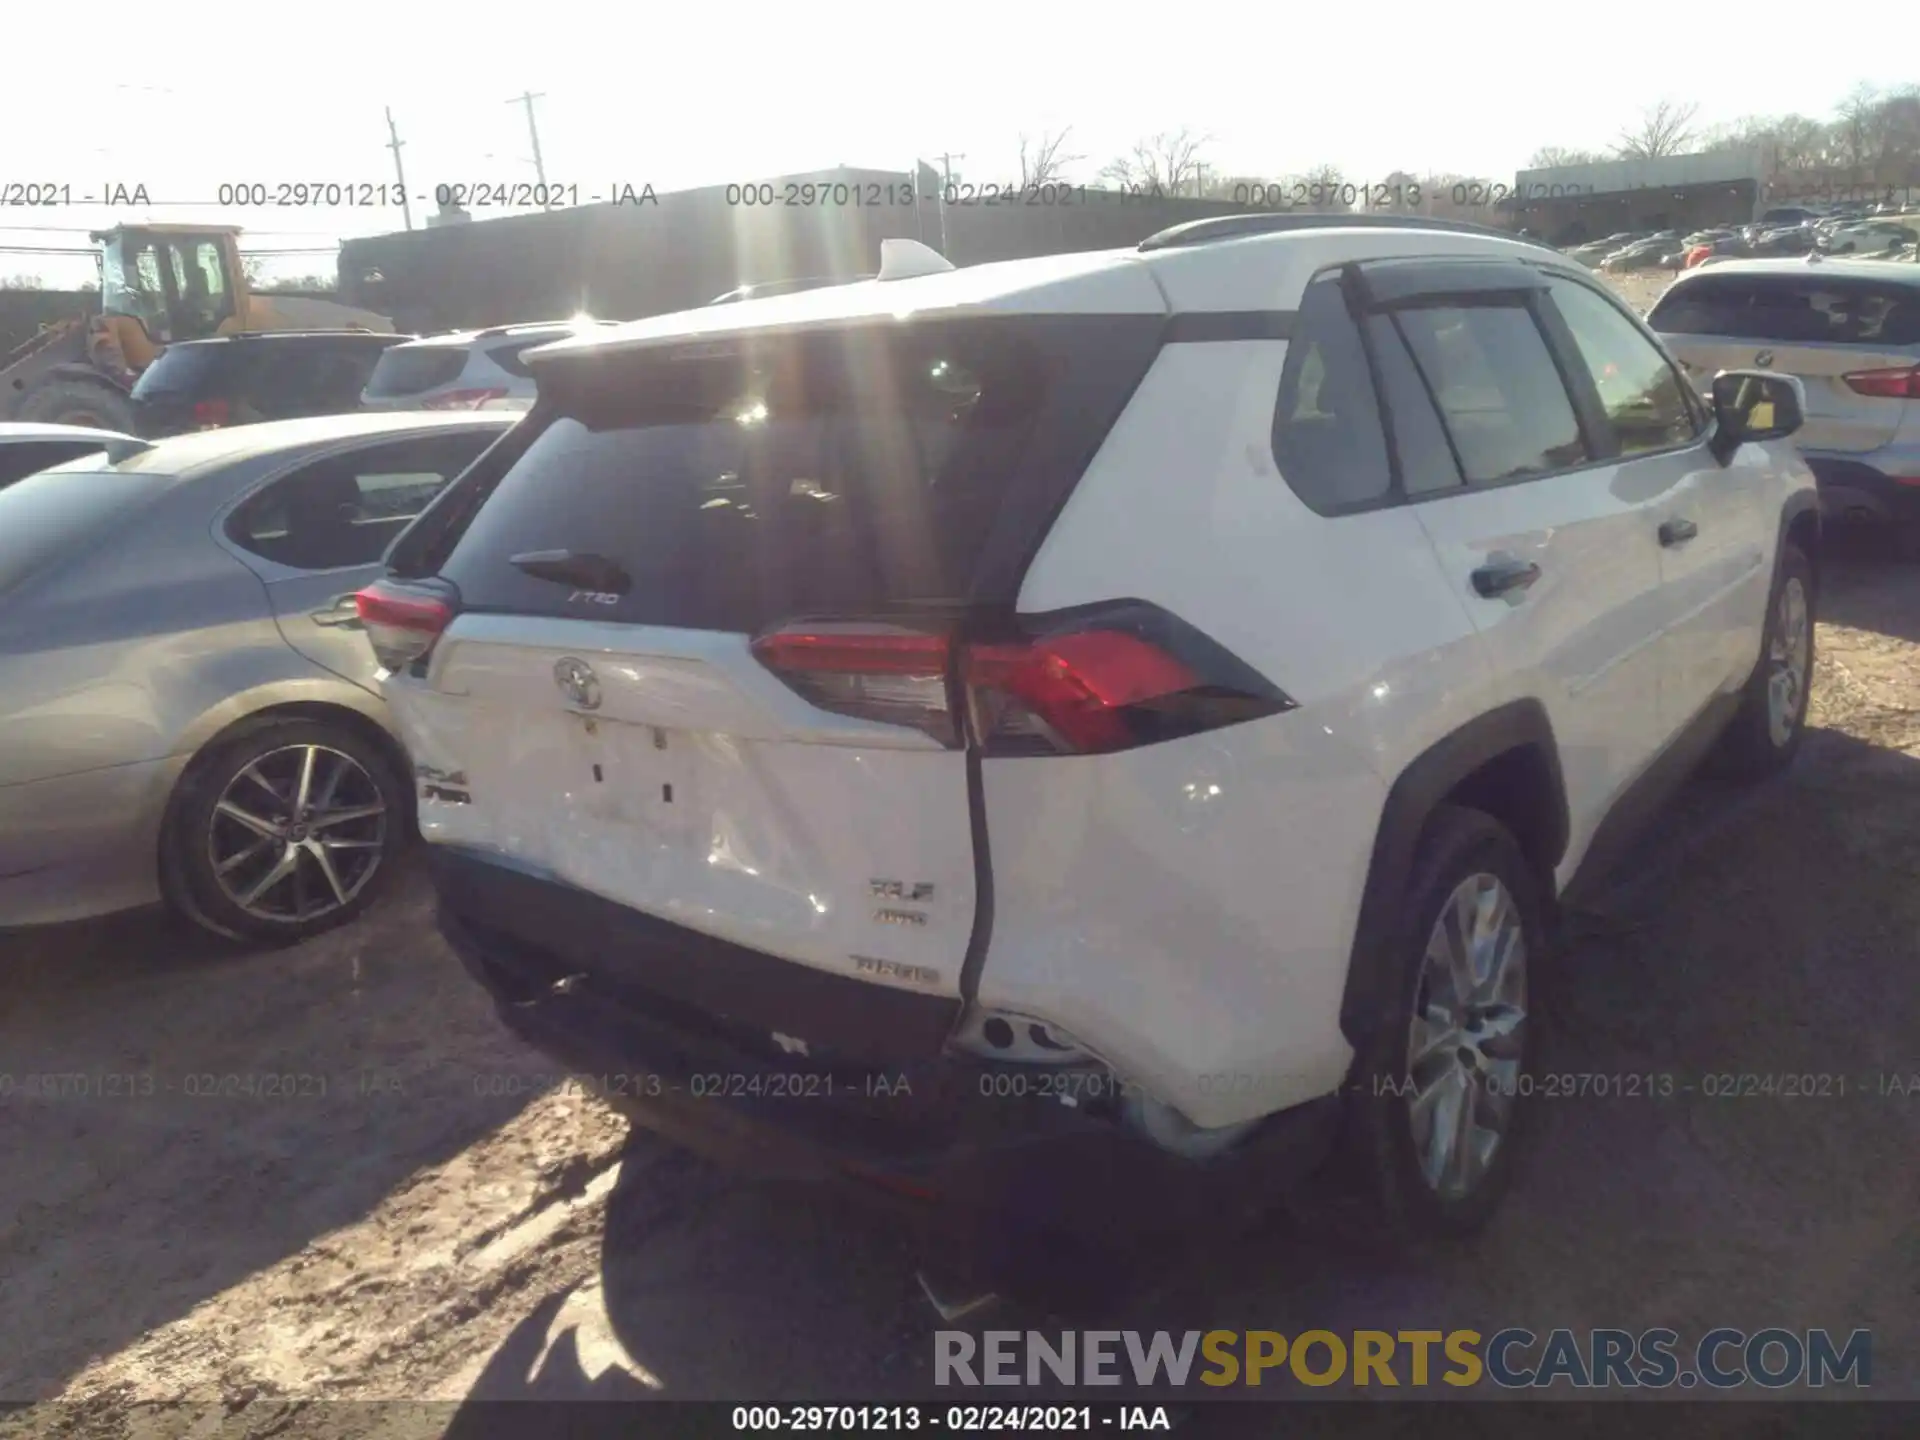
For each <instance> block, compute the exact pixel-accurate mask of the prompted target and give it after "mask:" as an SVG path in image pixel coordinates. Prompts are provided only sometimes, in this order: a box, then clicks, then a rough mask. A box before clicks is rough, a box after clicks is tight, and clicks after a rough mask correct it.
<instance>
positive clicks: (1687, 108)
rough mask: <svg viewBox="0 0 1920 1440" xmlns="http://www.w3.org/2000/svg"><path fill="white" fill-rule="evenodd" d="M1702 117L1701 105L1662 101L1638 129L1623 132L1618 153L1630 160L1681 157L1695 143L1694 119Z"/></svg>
mask: <svg viewBox="0 0 1920 1440" xmlns="http://www.w3.org/2000/svg"><path fill="white" fill-rule="evenodd" d="M1699 113H1700V107H1699V106H1698V105H1694V104H1686V105H1681V104H1678V103H1676V102H1674V101H1672V100H1662V101H1661V102H1660V103H1659V104H1658V105H1655V106H1654V107H1653V108H1652V109H1651V110H1648V111H1646V112H1645V113H1644V114H1642V115H1641V117H1640V123H1639V124H1638V125H1636V126H1634V127H1633V128H1632V129H1631V130H1623V131H1621V132H1620V140H1619V143H1618V144H1616V145H1615V146H1614V151H1615V153H1616V154H1618V155H1620V156H1621V157H1622V158H1624V159H1629V160H1658V159H1660V158H1661V157H1662V156H1665V155H1678V154H1680V153H1681V152H1682V151H1684V150H1685V149H1686V148H1687V146H1688V145H1689V144H1690V143H1691V142H1692V140H1693V117H1694V116H1695V115H1697V114H1699Z"/></svg>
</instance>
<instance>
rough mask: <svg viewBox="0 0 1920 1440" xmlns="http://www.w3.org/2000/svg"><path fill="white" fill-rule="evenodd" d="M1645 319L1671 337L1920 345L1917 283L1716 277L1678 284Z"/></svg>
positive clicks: (1833, 343) (1900, 345) (1918, 285)
mask: <svg viewBox="0 0 1920 1440" xmlns="http://www.w3.org/2000/svg"><path fill="white" fill-rule="evenodd" d="M1647 323H1648V324H1650V325H1651V326H1652V327H1653V328H1654V329H1655V330H1658V331H1660V332H1662V333H1663V334H1667V335H1719V336H1725V337H1727V338H1729V339H1734V340H1769V341H1772V342H1773V343H1775V344H1782V345H1791V344H1795V343H1799V344H1822V343H1823V344H1830V345H1877V346H1892V347H1895V348H1904V347H1906V346H1909V345H1920V284H1912V285H1884V284H1879V283H1876V282H1874V281H1871V280H1843V279H1834V280H1822V279H1816V278H1812V277H1808V278H1801V277H1798V276H1778V277H1774V276H1752V277H1749V276H1739V275H1716V276H1711V277H1702V278H1701V279H1698V280H1689V281H1684V282H1682V283H1681V284H1678V285H1676V286H1674V287H1673V289H1671V290H1669V291H1668V292H1667V294H1666V296H1665V297H1664V298H1663V299H1662V300H1661V301H1660V303H1659V304H1658V305H1656V306H1654V308H1653V314H1652V315H1650V316H1649V317H1648V321H1647Z"/></svg>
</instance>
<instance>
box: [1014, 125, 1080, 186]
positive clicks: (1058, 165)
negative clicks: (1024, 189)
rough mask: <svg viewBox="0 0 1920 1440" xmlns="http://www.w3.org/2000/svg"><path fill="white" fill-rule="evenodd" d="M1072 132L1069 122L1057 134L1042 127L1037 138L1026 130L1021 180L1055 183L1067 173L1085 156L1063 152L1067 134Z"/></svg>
mask: <svg viewBox="0 0 1920 1440" xmlns="http://www.w3.org/2000/svg"><path fill="white" fill-rule="evenodd" d="M1072 133H1073V127H1072V126H1071V125H1069V126H1068V127H1067V128H1066V129H1064V130H1062V131H1061V132H1060V133H1059V134H1058V135H1055V134H1054V133H1053V132H1052V131H1050V130H1042V131H1041V132H1040V134H1039V136H1038V137H1037V138H1033V139H1029V138H1028V137H1027V135H1026V134H1025V133H1022V134H1021V136H1020V183H1021V184H1022V185H1023V186H1024V185H1055V184H1058V183H1059V182H1060V180H1061V179H1062V177H1063V176H1064V175H1065V174H1066V169H1067V167H1068V166H1069V165H1077V164H1078V163H1079V162H1080V161H1082V160H1084V159H1086V158H1087V157H1086V156H1084V155H1067V154H1063V153H1062V149H1063V147H1064V146H1065V145H1066V143H1067V136H1069V135H1071V134H1072Z"/></svg>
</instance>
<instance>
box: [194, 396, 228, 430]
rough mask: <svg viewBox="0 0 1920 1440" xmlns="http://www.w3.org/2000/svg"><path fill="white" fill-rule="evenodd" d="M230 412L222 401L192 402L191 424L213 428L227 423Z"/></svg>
mask: <svg viewBox="0 0 1920 1440" xmlns="http://www.w3.org/2000/svg"><path fill="white" fill-rule="evenodd" d="M230 413H231V412H230V411H229V410H228V408H227V402H226V401H224V400H196V401H194V402H193V423H194V424H196V425H199V426H203V427H206V428H209V429H211V428H214V427H217V426H220V425H224V424H226V423H227V416H228V415H229V414H230Z"/></svg>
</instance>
